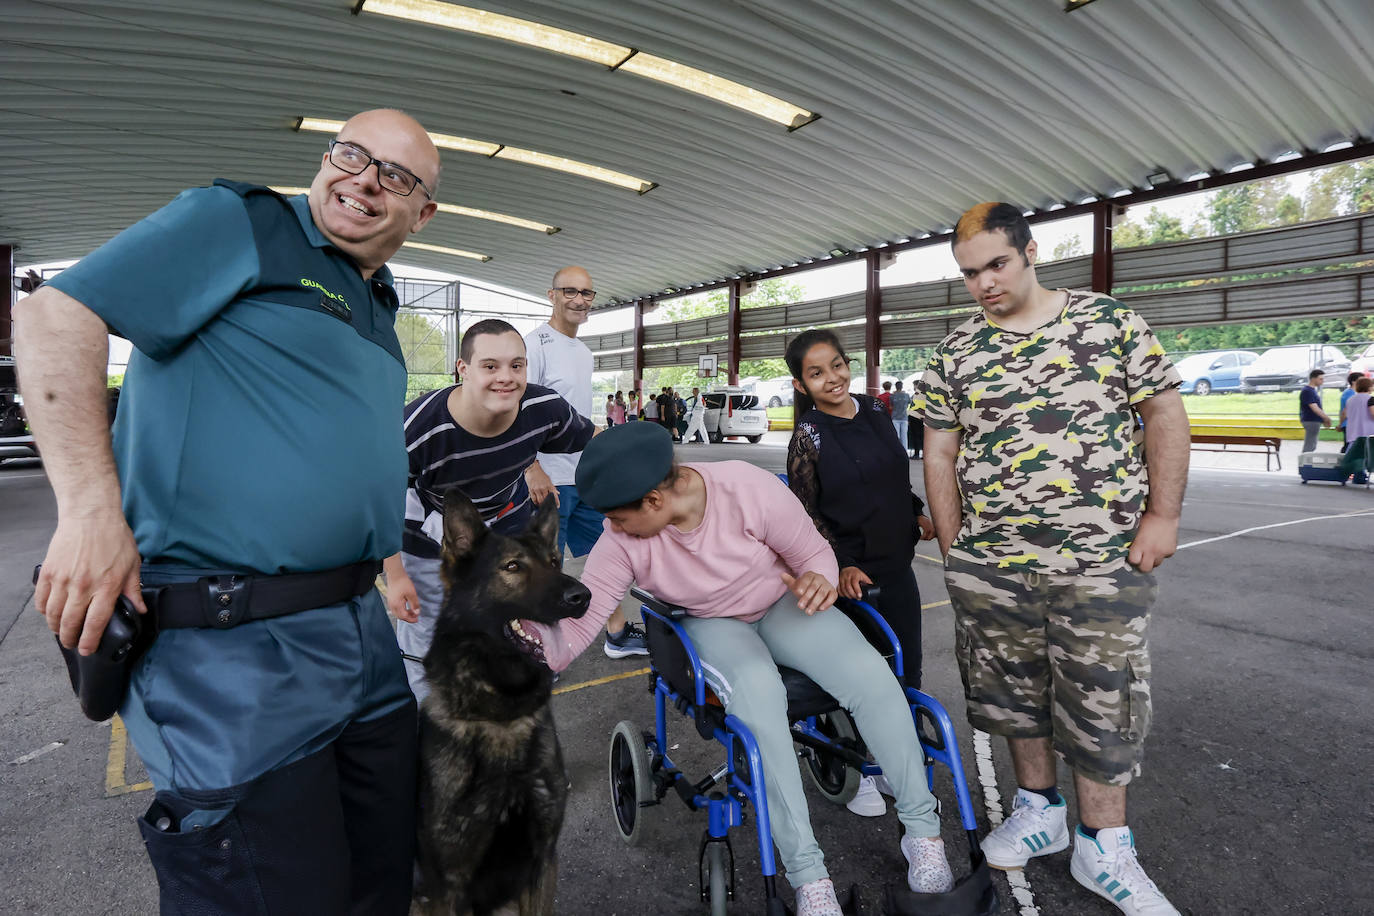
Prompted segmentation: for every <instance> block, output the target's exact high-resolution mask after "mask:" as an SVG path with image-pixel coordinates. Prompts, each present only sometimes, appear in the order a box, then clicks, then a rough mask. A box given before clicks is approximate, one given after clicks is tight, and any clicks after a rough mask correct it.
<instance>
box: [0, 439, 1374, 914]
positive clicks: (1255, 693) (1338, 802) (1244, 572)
mask: <svg viewBox="0 0 1374 916" xmlns="http://www.w3.org/2000/svg"><path fill="white" fill-rule="evenodd" d="M785 443H786V436H785V435H783V434H778V433H772V434H769V435H768V437H767V438H766V439H765V441H764V442H763V443H761V444H758V445H747V444H742V443H741V444H735V443H725V444H721V445H714V446H701V445H698V446H684V447H681V448H680V449H679V454H680V455H681V457H683V458H684V459H685V460H712V461H713V460H723V459H743V460H748V461H752V462H754V463H756V464H760V465H762V466H763V467H766V468H768V469H769V470H774V471H778V470H782V469H783V465H784V462H785V460H786V452H785ZM1292 457H1295V456H1290V454H1288V453H1285V456H1284V470H1283V471H1282V472H1279V471H1274V472H1270V473H1265V472H1264V471H1263V470H1262V468H1263V458H1262V457H1258V456H1253V455H1252V456H1227V455H1210V454H1208V455H1203V454H1199V455H1197V456H1196V457H1195V461H1194V466H1193V470H1192V472H1191V474H1190V480H1189V489H1188V496H1187V502H1186V505H1185V507H1184V515H1183V523H1182V532H1181V537H1180V543H1181V544H1182V545H1183V546H1182V549H1181V550H1180V552H1179V553H1178V554H1177V556H1175V557H1174V558H1173V559H1171V560H1169V561H1167V562H1166V563H1165V565H1164V567H1163V568H1162V570H1161V573H1160V585H1161V589H1160V597H1159V601H1158V603H1157V604H1156V606H1155V610H1154V615H1153V618H1154V619H1153V622H1152V625H1151V626H1152V629H1151V634H1150V635H1151V651H1152V656H1153V661H1154V678H1153V685H1154V709H1155V716H1154V724H1153V730H1152V732H1151V735H1150V738H1149V741H1148V743H1147V750H1146V757H1145V763H1144V773H1143V775H1142V776H1141V777H1140V778H1139V779H1137V780H1136V782H1135V783H1133V784H1132V788H1131V792H1130V821H1131V825H1132V826H1133V828H1134V829H1135V831H1136V836H1137V845H1138V847H1139V850H1140V857H1141V860H1142V862H1143V863H1144V865H1145V867H1146V869H1147V870H1148V871H1149V873H1150V875H1151V876H1152V877H1153V878H1154V879H1155V881H1156V882H1157V883H1158V884H1159V885H1160V887H1161V888H1162V889H1163V890H1164V891H1165V892H1166V893H1167V894H1168V895H1169V897H1170V898H1171V899H1172V900H1173V902H1174V903H1175V905H1176V906H1177V907H1178V908H1179V910H1180V911H1181V912H1183V913H1186V914H1197V916H1204V914H1205V916H1212V914H1237V916H1241V914H1246V916H1248V914H1278V913H1302V914H1357V913H1368V912H1370V911H1371V906H1370V905H1369V904H1368V902H1367V900H1366V897H1365V894H1366V893H1367V889H1366V885H1367V879H1366V877H1365V876H1366V875H1367V874H1368V872H1367V871H1366V869H1367V868H1368V866H1367V863H1366V860H1367V858H1368V850H1369V847H1370V840H1371V828H1370V827H1369V824H1370V823H1371V815H1374V788H1372V787H1371V779H1370V764H1369V759H1370V747H1371V741H1370V738H1369V733H1368V728H1369V725H1370V723H1371V719H1374V714H1371V707H1370V703H1369V700H1370V697H1371V689H1370V687H1371V679H1370V675H1369V669H1370V664H1371V662H1372V661H1374V635H1371V629H1370V628H1369V626H1368V624H1369V611H1370V604H1371V599H1370V597H1369V589H1368V587H1367V586H1364V587H1362V583H1367V582H1368V581H1369V577H1368V569H1369V567H1370V557H1371V553H1372V552H1374V490H1366V489H1365V488H1363V487H1360V488H1356V487H1350V486H1347V487H1339V486H1335V485H1321V484H1312V485H1306V486H1303V485H1300V484H1299V481H1298V478H1297V474H1296V461H1294V460H1290V459H1291V458H1292ZM912 479H913V481H914V482H916V484H917V488H918V490H919V489H920V483H919V481H920V462H916V461H913V462H912ZM55 520H56V509H55V504H54V501H53V497H52V493H51V491H50V489H49V488H48V485H47V481H46V478H45V477H44V475H43V472H42V466H41V464H40V463H39V462H38V461H36V460H35V461H10V462H5V463H4V464H3V465H2V466H0V634H3V636H2V637H0V787H3V788H0V857H3V863H2V864H3V869H4V871H3V873H4V874H5V875H6V880H5V881H4V882H3V883H0V912H3V913H16V914H29V913H34V914H50V913H51V914H85V913H131V914H142V913H152V912H155V911H156V887H155V882H154V878H153V874H152V870H151V868H150V867H149V866H148V864H147V861H146V858H145V856H144V854H143V850H142V844H141V842H140V841H139V838H138V833H137V830H136V828H135V826H134V818H135V817H136V816H137V815H138V814H139V813H141V812H142V811H143V809H144V808H146V806H147V805H148V803H149V801H150V798H151V792H150V791H149V790H148V789H147V788H146V783H145V782H144V779H145V775H144V773H143V769H142V766H141V764H140V763H139V762H138V759H137V755H136V754H135V753H134V751H133V750H132V748H129V747H127V742H125V740H124V738H123V733H122V728H121V727H120V726H119V724H118V722H117V721H116V722H115V723H113V724H110V723H107V724H95V723H91V722H88V721H86V720H85V719H84V718H82V716H81V713H80V711H79V709H78V707H77V705H76V702H75V700H74V699H73V698H72V696H71V693H70V690H69V688H68V686H67V683H66V676H65V672H64V670H63V668H62V665H61V661H60V657H59V655H58V653H57V651H56V648H55V646H54V643H53V639H52V636H51V634H50V633H49V632H48V631H47V629H46V627H45V625H44V623H43V621H42V620H41V618H40V617H39V616H38V615H37V614H36V613H34V612H33V610H32V606H31V601H32V587H31V585H30V584H29V576H30V573H31V570H32V567H33V564H35V563H37V562H38V561H39V560H40V559H41V558H42V553H43V551H44V549H45V547H46V544H47V540H48V538H49V536H50V535H51V532H52V529H53V525H54V524H55ZM574 568H575V566H574ZM915 569H916V573H917V579H918V581H919V582H920V586H921V593H922V596H923V601H924V602H925V604H926V606H927V609H926V611H925V646H924V651H925V658H926V663H925V688H926V690H927V691H928V692H930V693H931V694H933V695H934V696H936V697H937V698H938V699H939V700H940V701H941V702H943V703H944V704H945V705H946V707H948V708H949V710H950V711H951V713H952V714H953V716H954V719H955V722H956V725H957V727H958V729H959V731H960V737H961V749H962V751H963V754H964V761H965V766H966V769H967V770H968V776H969V779H970V782H971V783H972V784H973V787H974V791H973V801H974V805H975V807H976V808H977V811H978V818H979V823H980V831H986V829H987V826H988V810H989V806H990V805H991V806H992V807H993V808H994V809H997V810H1002V808H1003V806H1009V804H1010V798H1011V796H1012V795H1013V794H1014V792H1015V785H1014V779H1013V778H1012V774H1011V769H1010V763H1009V759H1008V757H1007V754H1006V749H1005V746H1004V745H1003V744H1002V743H1001V742H1000V741H999V740H997V739H994V740H993V741H992V742H991V763H990V765H991V768H992V770H991V773H990V774H989V780H990V781H992V782H995V784H996V786H997V788H998V790H999V792H998V797H997V798H996V799H994V798H992V796H991V793H988V792H985V791H984V790H983V789H982V788H981V787H980V783H979V774H978V772H977V770H976V766H975V763H976V761H975V754H974V752H973V739H972V736H971V734H970V732H969V729H968V727H967V725H966V723H965V722H964V721H963V718H962V698H961V688H960V685H959V678H958V670H957V667H956V665H955V661H954V657H953V654H952V651H951V646H952V634H953V622H952V616H951V614H950V609H949V605H948V603H947V598H946V594H945V590H944V586H943V583H942V580H941V574H940V567H939V564H938V563H937V562H936V561H935V559H934V551H933V548H932V547H931V545H929V544H924V545H922V547H921V550H920V553H919V555H918V557H917V560H916V563H915ZM643 667H644V660H643V659H640V658H629V659H623V660H611V659H608V658H606V657H605V656H604V655H603V654H601V652H600V651H599V650H598V649H597V648H596V647H593V649H591V650H589V651H588V652H587V653H585V654H584V655H583V657H582V658H580V659H579V660H578V661H577V662H576V663H574V665H573V666H572V667H571V668H570V669H569V670H568V671H567V672H565V673H564V674H563V677H562V679H561V680H560V682H559V691H560V692H559V694H558V696H556V697H555V699H554V709H555V715H556V718H557V721H558V727H559V733H560V735H561V737H562V741H563V746H564V754H565V756H566V760H567V766H568V774H569V778H570V781H571V783H572V793H571V798H570V801H569V806H568V811H567V818H566V822H565V826H564V829H563V834H562V837H561V842H560V848H559V856H560V872H561V873H560V884H559V894H558V912H559V913H560V914H566V916H583V914H587V916H592V914H595V916H610V914H684V916H685V914H698V913H704V912H706V908H705V905H704V904H702V903H701V902H700V900H699V897H698V892H699V888H698V878H697V843H698V840H699V838H700V836H701V833H702V831H703V830H704V828H705V817H704V815H703V814H700V813H693V812H690V811H688V810H687V809H686V808H685V807H684V806H683V805H682V804H681V803H680V802H678V801H677V800H676V798H675V796H670V797H669V798H668V799H667V802H666V803H665V805H663V806H661V807H660V808H658V809H646V816H652V817H653V824H654V825H655V827H656V828H657V829H656V831H655V833H656V837H655V838H654V842H652V843H651V844H649V845H646V846H643V847H638V848H629V847H626V846H625V845H624V844H622V843H621V841H620V840H619V839H618V838H617V837H616V834H615V832H614V828H613V826H612V823H611V814H610V806H609V793H608V778H607V766H606V756H607V745H608V740H609V737H610V733H611V730H612V728H613V727H614V726H615V724H616V723H617V722H618V721H620V720H622V719H629V720H631V721H633V722H634V723H635V724H636V725H637V726H638V727H640V728H651V727H652V724H653V706H652V702H651V697H650V695H649V694H648V692H647V691H646V685H647V675H645V674H643V673H640V672H641V671H642V669H643ZM669 737H670V745H676V749H675V750H674V751H673V753H674V754H675V755H676V756H678V757H679V758H680V760H681V763H682V764H683V768H684V770H686V771H687V772H688V773H689V774H690V775H692V776H693V778H697V777H699V776H701V775H704V774H705V773H706V772H707V771H708V770H709V769H711V768H712V767H713V766H714V765H715V763H717V762H718V761H719V759H720V752H719V749H718V746H717V745H715V744H714V743H708V742H705V741H703V740H702V739H700V738H699V737H698V736H697V735H696V733H695V730H694V729H693V728H692V727H691V725H690V723H689V722H688V721H687V720H686V719H684V718H682V717H680V716H676V714H674V715H673V716H670V718H669ZM1060 777H1061V778H1060V782H1061V785H1064V786H1068V785H1070V783H1071V779H1070V776H1069V774H1068V773H1067V772H1061V774H1060ZM936 794H937V796H939V797H940V798H941V799H942V802H943V805H944V810H945V815H944V824H945V827H946V831H945V835H946V839H947V842H948V843H949V846H950V849H951V853H952V855H951V858H952V860H953V861H954V862H955V864H956V870H957V869H958V867H959V866H960V864H961V859H962V857H963V856H964V855H965V854H966V846H965V844H964V842H963V840H962V838H961V837H960V836H959V834H960V833H961V831H960V830H959V829H958V826H957V820H956V818H955V815H954V813H953V811H954V804H955V802H954V799H953V795H952V792H951V791H950V786H949V780H948V779H947V778H945V777H944V776H943V775H941V776H939V777H937V782H936ZM1066 795H1067V797H1068V799H1069V806H1070V816H1071V817H1072V816H1073V806H1074V801H1073V799H1072V793H1066ZM810 802H811V810H812V820H813V823H814V825H815V828H816V834H817V837H818V839H819V841H820V843H821V845H822V847H823V848H824V849H825V851H826V858H827V864H828V866H829V868H830V871H831V873H832V875H833V876H834V878H835V880H836V884H837V885H839V886H842V887H847V886H848V885H850V884H851V883H857V884H858V885H860V887H861V888H862V890H863V893H864V894H865V898H866V899H867V900H868V901H870V902H871V901H873V900H875V899H876V892H877V889H878V888H879V887H880V885H881V884H882V883H884V882H887V881H893V880H899V879H900V878H901V876H902V874H903V862H902V859H901V855H900V852H899V850H898V836H899V834H898V823H897V819H896V816H895V814H893V813H892V812H891V810H889V813H888V814H887V815H885V816H883V817H880V818H872V819H866V818H859V817H856V816H855V815H852V814H850V813H849V812H848V811H846V810H845V809H844V808H842V807H838V806H834V805H831V804H830V803H828V802H826V801H825V800H824V799H823V798H821V797H820V796H819V795H818V794H815V793H814V792H813V793H812V794H811V795H810ZM731 837H732V843H733V850H734V855H735V866H736V867H735V883H736V902H735V903H734V905H733V906H732V908H731V912H732V913H735V912H738V913H754V912H758V910H759V901H760V899H761V882H760V880H759V878H758V851H757V845H756V839H755V834H754V830H753V820H752V818H750V819H749V821H748V822H747V823H746V824H745V825H744V826H743V827H740V828H735V829H734V830H732V831H731ZM1068 861H1069V854H1068V853H1067V852H1065V853H1061V854H1058V855H1054V856H1050V857H1047V858H1044V859H1037V860H1034V861H1033V862H1032V863H1031V864H1030V865H1029V867H1028V868H1027V869H1026V870H1025V871H1024V872H1023V873H1021V874H1020V875H1018V876H1016V880H1017V886H1016V887H1015V888H1013V887H1012V886H1011V885H1009V884H1008V883H1007V879H1006V877H1005V876H1004V875H1002V874H1001V873H997V879H996V880H997V883H998V887H999V892H1000V894H1001V897H1002V900H1003V906H1002V912H1003V913H1005V914H1014V916H1033V914H1094V916H1095V914H1104V916H1105V914H1109V913H1114V912H1116V910H1115V908H1113V907H1111V906H1110V905H1108V904H1106V903H1105V902H1104V901H1101V900H1099V899H1098V898H1096V897H1094V896H1092V895H1090V894H1089V893H1088V892H1087V891H1085V890H1083V889H1082V888H1080V887H1079V886H1078V885H1077V884H1076V883H1075V882H1074V881H1073V880H1072V878H1071V877H1070V876H1069V873H1068ZM785 886H786V885H785V884H784V885H783V887H784V888H785ZM789 897H790V894H789ZM870 912H871V911H870Z"/></svg>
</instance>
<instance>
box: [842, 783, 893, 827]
mask: <svg viewBox="0 0 1374 916" xmlns="http://www.w3.org/2000/svg"><path fill="white" fill-rule="evenodd" d="M844 806H845V807H846V808H848V809H849V810H850V811H853V812H854V813H855V814H857V815H858V816H859V817H882V816H883V815H884V814H886V813H887V802H885V801H883V796H882V795H881V794H880V793H879V792H878V784H877V782H875V781H874V779H873V777H872V776H864V777H863V778H861V779H860V780H859V791H857V792H855V793H854V797H853V798H851V799H850V800H849V801H847V802H845V805H844Z"/></svg>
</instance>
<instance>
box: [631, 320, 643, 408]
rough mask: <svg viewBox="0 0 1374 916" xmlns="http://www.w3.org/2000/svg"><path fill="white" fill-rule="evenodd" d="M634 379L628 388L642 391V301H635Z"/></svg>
mask: <svg viewBox="0 0 1374 916" xmlns="http://www.w3.org/2000/svg"><path fill="white" fill-rule="evenodd" d="M632 374H633V376H634V379H633V381H632V382H631V383H630V387H631V388H633V389H635V390H636V391H643V390H644V300H643V299H636V300H635V350H634V369H633V373H632Z"/></svg>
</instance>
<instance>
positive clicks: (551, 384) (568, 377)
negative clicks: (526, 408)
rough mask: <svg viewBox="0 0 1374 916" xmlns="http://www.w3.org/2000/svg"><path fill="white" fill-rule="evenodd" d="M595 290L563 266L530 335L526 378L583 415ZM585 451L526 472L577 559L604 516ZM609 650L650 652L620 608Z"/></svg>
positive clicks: (610, 624) (544, 458)
mask: <svg viewBox="0 0 1374 916" xmlns="http://www.w3.org/2000/svg"><path fill="white" fill-rule="evenodd" d="M595 298H596V290H594V289H593V288H592V277H591V274H589V273H587V271H586V270H585V269H584V268H581V267H564V268H563V269H561V270H559V271H558V273H556V274H554V275H553V285H552V288H551V289H550V290H549V304H550V305H552V306H553V314H552V315H551V316H550V317H549V320H548V321H547V322H545V323H544V324H541V325H540V326H539V327H537V328H535V329H534V330H533V331H531V332H530V333H529V334H527V335H526V336H525V349H526V351H527V354H528V357H529V362H528V367H527V371H526V379H527V381H528V382H530V383H531V384H535V385H544V386H545V387H548V388H552V389H553V390H554V391H556V392H558V393H559V394H560V395H561V396H562V397H563V399H564V400H566V401H567V402H568V403H569V404H571V405H572V406H573V409H575V410H576V411H577V412H578V413H580V414H582V416H584V417H587V418H588V419H591V416H592V370H593V368H594V365H595V360H594V359H593V358H592V351H591V350H590V349H589V348H588V347H587V345H586V344H585V343H583V342H582V341H580V340H578V339H577V330H578V328H580V327H581V326H582V325H583V324H584V323H585V322H586V321H587V314H588V313H589V312H590V311H591V308H592V300H593V299H595ZM581 456H582V453H581V452H577V453H575V454H571V455H558V454H545V453H544V452H540V453H539V457H538V458H537V459H536V460H535V462H534V464H532V465H530V466H529V468H528V469H527V470H526V471H525V482H526V484H528V486H529V490H530V497H531V498H532V499H533V500H534V501H535V502H536V503H540V502H543V501H544V500H545V499H547V498H550V497H552V498H553V499H554V500H555V501H556V502H557V503H558V518H559V525H558V552H559V555H560V556H561V555H562V553H563V548H564V546H566V547H567V548H568V549H569V550H570V551H572V555H573V556H574V557H581V556H586V555H587V554H588V553H590V552H591V549H592V545H593V544H595V543H596V539H597V538H598V537H600V536H601V530H602V528H601V526H602V522H604V521H605V516H603V515H602V514H601V513H600V512H597V511H596V510H595V509H593V508H592V507H591V506H589V505H587V504H586V503H584V502H582V500H580V499H578V496H577V486H576V474H577V461H578V459H579V458H580V457H581ZM605 651H606V654H607V655H608V656H610V657H611V658H624V657H626V656H628V655H648V654H649V644H648V643H647V642H646V641H645V638H644V630H643V629H642V628H641V627H640V626H639V625H638V624H632V623H629V622H628V621H627V620H626V619H625V614H624V612H623V611H621V610H620V609H619V608H617V609H616V611H615V613H614V614H612V615H611V619H610V620H608V621H607V622H606V646H605Z"/></svg>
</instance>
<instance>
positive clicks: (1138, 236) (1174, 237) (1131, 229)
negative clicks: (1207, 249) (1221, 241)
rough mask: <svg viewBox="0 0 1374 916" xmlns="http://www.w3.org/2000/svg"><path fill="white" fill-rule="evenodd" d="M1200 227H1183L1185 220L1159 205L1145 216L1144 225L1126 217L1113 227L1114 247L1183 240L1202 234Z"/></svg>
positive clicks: (1131, 246) (1130, 246)
mask: <svg viewBox="0 0 1374 916" xmlns="http://www.w3.org/2000/svg"><path fill="white" fill-rule="evenodd" d="M1201 234H1202V232H1201V231H1200V229H1192V230H1190V229H1185V228H1183V220H1181V219H1179V218H1178V217H1176V216H1170V215H1169V214H1168V213H1166V212H1164V211H1163V210H1161V209H1159V208H1158V207H1151V208H1150V212H1149V213H1148V214H1146V216H1145V222H1144V225H1142V224H1140V223H1136V222H1134V221H1132V220H1129V219H1126V220H1122V221H1121V222H1119V223H1117V224H1116V226H1114V227H1113V229H1112V247H1113V248H1135V247H1137V246H1139V245H1159V244H1162V243H1163V242H1181V241H1183V240H1184V239H1189V238H1195V237H1197V236H1199V235H1201Z"/></svg>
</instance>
